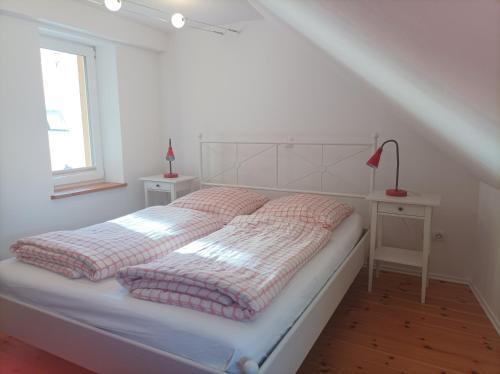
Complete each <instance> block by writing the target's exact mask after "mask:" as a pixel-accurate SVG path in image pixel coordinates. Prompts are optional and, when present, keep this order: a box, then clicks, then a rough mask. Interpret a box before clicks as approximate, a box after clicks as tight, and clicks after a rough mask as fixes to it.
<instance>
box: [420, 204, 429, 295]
mask: <svg viewBox="0 0 500 374" xmlns="http://www.w3.org/2000/svg"><path fill="white" fill-rule="evenodd" d="M431 215H432V208H430V207H426V208H425V219H424V243H423V244H424V248H423V255H422V297H421V302H422V304H423V303H425V296H426V293H427V277H428V271H429V255H430V253H431Z"/></svg>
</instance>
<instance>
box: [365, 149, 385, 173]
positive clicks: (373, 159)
mask: <svg viewBox="0 0 500 374" xmlns="http://www.w3.org/2000/svg"><path fill="white" fill-rule="evenodd" d="M381 156H382V147H380V148H379V149H377V150H376V151H375V153H374V154H373V156H372V157H370V159H369V160H368V161H367V162H366V164H367V165H368V166H369V167H371V168H374V169H376V168H378V164H379V162H380V157H381Z"/></svg>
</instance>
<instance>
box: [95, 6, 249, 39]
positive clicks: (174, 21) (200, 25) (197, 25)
mask: <svg viewBox="0 0 500 374" xmlns="http://www.w3.org/2000/svg"><path fill="white" fill-rule="evenodd" d="M88 1H89V2H92V3H94V4H100V5H102V3H99V2H97V1H96V0H88ZM127 2H129V3H131V4H134V5H136V6H138V7H142V8H145V9H149V10H152V11H155V12H158V13H163V12H162V11H161V10H160V9H157V8H153V7H151V6H149V5H144V4H140V3H137V2H135V1H132V0H127ZM122 3H123V0H104V6H105V7H106V8H107V9H108V10H110V11H112V12H117V11H118V10H120V9H121V7H122ZM123 11H124V12H126V13H132V14H135V15H138V16H142V17H148V18H153V19H155V20H157V21H160V22H164V23H170V24H171V25H172V26H173V27H175V28H176V29H182V28H183V27H184V26H187V27H189V28H192V29H196V30H200V31H205V32H211V33H213V34H217V35H225V31H229V32H232V33H237V34H239V33H240V31H239V30H236V29H233V28H230V27H225V26H220V25H214V24H211V23H208V22H203V21H198V20H194V19H192V18H187V17H185V16H184V15H182V14H181V13H174V14H173V15H172V16H171V18H170V20H167V19H165V18H163V17H160V16H148V15H145V14H142V13H139V12H135V11H133V10H130V9H124V10H123ZM193 24H194V25H193ZM205 27H209V28H208V29H207V28H205ZM213 29H216V30H213Z"/></svg>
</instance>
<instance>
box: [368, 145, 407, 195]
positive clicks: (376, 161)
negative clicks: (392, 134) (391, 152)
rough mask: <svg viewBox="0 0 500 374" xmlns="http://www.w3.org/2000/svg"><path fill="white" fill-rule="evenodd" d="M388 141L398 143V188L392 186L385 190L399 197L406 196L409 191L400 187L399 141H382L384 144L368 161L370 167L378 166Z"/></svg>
mask: <svg viewBox="0 0 500 374" xmlns="http://www.w3.org/2000/svg"><path fill="white" fill-rule="evenodd" d="M387 143H394V144H396V165H397V166H396V188H394V189H393V188H390V189H388V190H385V194H386V195H388V196H397V197H405V196H406V195H408V193H407V192H406V191H405V190H400V189H399V188H398V187H399V144H398V142H397V141H395V140H394V139H390V140H386V141H385V142H383V143H382V145H381V146H380V147H379V148H378V149H377V150H376V151H375V153H374V154H373V156H372V157H370V159H369V160H368V162H367V163H366V164H367V165H368V166H369V167H372V168H375V169H377V168H378V164H379V162H380V157H381V156H382V150H383V148H384V145H386V144H387Z"/></svg>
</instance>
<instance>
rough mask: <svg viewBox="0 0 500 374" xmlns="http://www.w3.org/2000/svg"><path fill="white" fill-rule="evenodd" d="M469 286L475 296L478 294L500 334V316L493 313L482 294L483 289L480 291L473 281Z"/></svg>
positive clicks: (480, 301)
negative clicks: (499, 317)
mask: <svg viewBox="0 0 500 374" xmlns="http://www.w3.org/2000/svg"><path fill="white" fill-rule="evenodd" d="M469 287H470V289H471V290H472V293H473V294H474V296H476V299H477V300H478V301H479V304H480V305H481V307H482V308H483V310H484V312H485V313H486V315H487V316H488V318H489V320H490V321H491V323H492V324H493V327H495V330H497V334H498V335H500V321H499V320H498V317H497V316H496V315H495V313H493V310H491V308H490V306H489V304H488V303H487V302H486V299H485V298H484V297H483V295H482V294H481V291H479V289H478V288H477V287H476V286H474V284H473V283H472V282H470V283H469Z"/></svg>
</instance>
